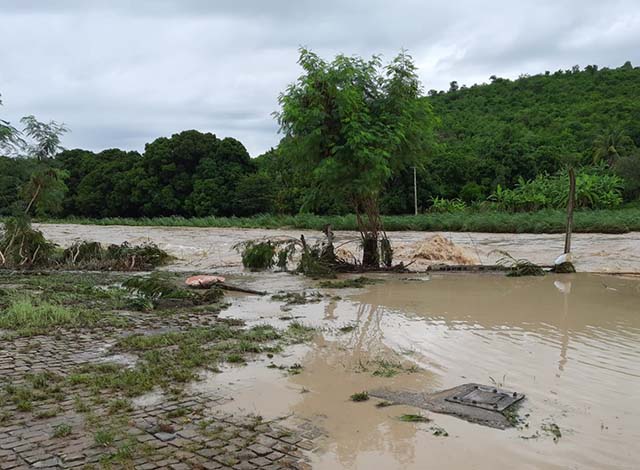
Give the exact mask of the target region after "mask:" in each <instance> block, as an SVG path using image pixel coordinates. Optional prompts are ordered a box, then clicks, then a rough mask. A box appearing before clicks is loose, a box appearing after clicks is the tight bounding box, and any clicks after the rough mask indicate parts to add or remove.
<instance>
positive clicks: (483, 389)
mask: <svg viewBox="0 0 640 470" xmlns="http://www.w3.org/2000/svg"><path fill="white" fill-rule="evenodd" d="M523 398H524V394H522V393H517V392H509V391H507V390H501V389H499V388H496V387H490V386H486V385H473V386H470V387H469V388H468V389H466V390H463V391H462V390H458V393H457V394H455V395H453V396H449V397H447V398H445V400H446V401H449V402H452V403H459V404H461V405H467V406H475V407H477V408H483V409H485V410H491V411H504V410H506V409H507V408H509V407H510V406H511V405H513V404H514V403H516V402H518V401H520V400H522V399H523Z"/></svg>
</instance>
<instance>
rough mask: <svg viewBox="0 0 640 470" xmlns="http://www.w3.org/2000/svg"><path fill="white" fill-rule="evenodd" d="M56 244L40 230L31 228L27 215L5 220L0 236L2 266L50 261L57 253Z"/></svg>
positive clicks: (14, 266) (38, 263)
mask: <svg viewBox="0 0 640 470" xmlns="http://www.w3.org/2000/svg"><path fill="white" fill-rule="evenodd" d="M55 248H56V247H55V245H54V244H53V243H51V242H49V241H47V240H46V239H45V238H44V235H43V234H42V232H40V231H39V230H34V229H32V228H31V223H30V222H29V219H28V218H27V217H25V216H18V217H12V218H9V219H7V220H6V221H5V223H4V231H3V233H2V238H0V267H11V268H30V267H33V266H42V265H45V264H46V263H48V262H49V261H50V260H51V258H52V257H53V255H54V254H55Z"/></svg>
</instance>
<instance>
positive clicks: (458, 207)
mask: <svg viewBox="0 0 640 470" xmlns="http://www.w3.org/2000/svg"><path fill="white" fill-rule="evenodd" d="M466 209H467V204H465V202H464V201H461V200H460V199H445V198H441V197H438V196H436V197H434V198H433V199H431V207H430V208H429V212H433V213H436V214H438V213H443V212H447V213H452V212H463V211H465V210H466Z"/></svg>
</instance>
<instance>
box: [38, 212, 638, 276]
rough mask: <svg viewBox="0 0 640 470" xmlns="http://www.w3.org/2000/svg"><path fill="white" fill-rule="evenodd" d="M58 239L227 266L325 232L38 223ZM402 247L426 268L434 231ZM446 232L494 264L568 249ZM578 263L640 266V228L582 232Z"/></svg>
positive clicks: (540, 239) (539, 259) (525, 239)
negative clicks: (270, 243) (240, 248)
mask: <svg viewBox="0 0 640 470" xmlns="http://www.w3.org/2000/svg"><path fill="white" fill-rule="evenodd" d="M36 226H37V228H38V229H39V230H42V232H43V233H44V234H45V236H46V237H47V238H49V239H51V240H52V241H54V242H56V243H59V244H60V245H62V246H67V245H70V244H71V243H73V242H74V241H77V240H93V241H98V242H101V243H118V244H120V243H122V242H125V241H127V242H129V243H132V244H139V243H143V242H146V241H151V242H154V243H157V244H158V245H159V246H160V248H163V249H164V250H166V251H168V252H169V253H170V254H172V255H174V256H176V257H177V258H178V261H177V262H176V263H175V264H174V265H172V266H170V269H172V270H176V269H181V270H211V269H216V270H218V271H224V270H225V269H226V270H229V269H237V268H238V267H239V266H240V256H239V255H238V253H237V252H236V251H235V250H234V249H233V246H234V245H235V244H236V243H238V242H242V241H245V240H252V239H258V238H272V239H273V238H277V237H285V238H286V237H295V238H299V237H300V235H301V234H304V236H305V238H306V239H307V240H309V241H311V242H313V241H315V240H317V239H318V237H319V236H320V235H321V234H320V233H319V232H313V231H308V230H264V229H235V228H234V229H225V228H191V227H129V226H119V225H110V226H96V225H71V224H36ZM335 235H336V246H339V245H342V244H343V243H347V242H349V243H347V244H346V245H344V248H345V249H350V250H352V251H357V246H358V244H357V239H356V238H355V234H354V232H341V231H338V232H336V234H335ZM388 235H389V238H390V240H391V243H392V245H393V247H394V250H395V252H396V255H395V261H397V262H399V261H403V262H405V264H406V263H409V262H413V264H412V265H411V269H415V270H421V269H424V268H425V267H426V266H427V264H428V263H424V262H422V260H415V259H414V258H413V257H412V254H413V253H415V252H416V250H417V249H418V248H419V246H420V244H421V243H423V242H424V241H426V240H428V239H429V238H431V237H432V236H433V235H434V234H433V233H429V232H388ZM441 235H442V236H444V237H445V238H447V239H449V240H451V241H452V242H453V243H455V244H456V245H457V246H459V247H461V248H463V249H464V250H465V252H466V254H467V256H468V258H469V259H470V261H472V262H475V263H479V264H493V263H495V261H496V260H497V259H499V258H501V257H502V256H503V255H501V254H500V253H498V252H496V250H502V251H506V252H508V253H510V254H511V255H512V256H514V257H515V258H526V259H528V260H530V261H532V262H534V263H537V264H541V265H550V264H553V261H554V260H555V259H556V257H557V256H559V255H560V254H561V253H562V252H563V248H564V235H561V234H553V235H550V234H510V233H507V234H505V233H460V232H442V233H441ZM572 248H573V250H572V251H573V255H574V264H575V265H576V268H577V269H578V271H580V272H610V273H613V272H618V273H620V272H625V273H627V272H635V273H638V272H640V232H632V233H626V234H619V235H611V234H597V233H596V234H593V233H577V234H574V235H573V238H572Z"/></svg>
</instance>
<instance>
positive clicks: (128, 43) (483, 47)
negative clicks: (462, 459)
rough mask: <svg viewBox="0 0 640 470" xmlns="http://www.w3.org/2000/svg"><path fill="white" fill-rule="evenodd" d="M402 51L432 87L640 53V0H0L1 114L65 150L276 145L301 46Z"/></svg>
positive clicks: (614, 62) (328, 51) (326, 51)
mask: <svg viewBox="0 0 640 470" xmlns="http://www.w3.org/2000/svg"><path fill="white" fill-rule="evenodd" d="M300 45H304V46H307V47H309V48H311V49H313V50H315V51H316V52H318V53H320V54H321V55H323V56H325V57H327V58H330V57H331V56H333V55H334V54H336V53H340V52H342V53H345V54H359V55H367V56H368V55H371V54H376V53H381V54H383V56H384V57H386V58H390V57H392V56H393V55H394V54H395V53H396V52H398V50H400V49H401V48H403V47H404V48H407V49H409V52H410V53H411V54H412V55H413V57H414V59H415V61H416V63H417V65H418V66H419V69H420V71H419V72H420V76H421V78H422V81H423V84H424V87H425V90H429V89H431V88H435V89H444V88H447V87H448V83H449V82H450V81H452V80H457V81H458V82H459V83H460V84H467V85H472V84H474V83H482V82H486V81H487V80H488V77H489V76H491V75H493V74H495V75H498V76H501V77H510V78H515V77H517V76H518V75H520V74H521V73H529V74H535V73H540V72H544V71H545V70H551V71H554V70H557V69H559V68H562V69H567V68H570V67H571V66H572V65H574V64H579V65H580V66H585V65H588V64H598V65H600V66H609V67H616V66H619V65H621V64H623V63H624V62H625V61H627V60H630V61H631V62H632V63H633V64H634V65H639V64H640V1H639V0H607V1H603V0H537V1H533V0H517V1H516V0H484V1H474V0H458V1H452V0H446V1H440V0H438V1H427V0H425V1H420V0H393V1H391V0H312V1H310V0H290V1H289V0H130V1H125V0H108V1H107V0H105V1H92V0H0V94H2V100H3V101H4V106H3V107H2V108H0V117H1V118H3V119H9V120H11V121H12V122H13V123H14V124H16V123H17V121H18V120H19V118H20V116H23V115H25V114H35V115H36V116H37V117H38V118H40V119H41V120H49V119H55V120H57V121H62V122H65V123H66V124H67V125H68V127H69V128H70V129H71V130H72V132H71V133H70V134H68V135H67V136H66V137H65V138H64V142H63V143H64V145H65V146H66V147H67V148H75V147H82V148H88V149H92V150H102V149H105V148H111V147H120V148H123V149H134V150H142V149H143V148H144V144H145V143H146V142H150V141H151V140H153V139H155V138H156V137H159V136H168V135H171V134H173V133H175V132H179V131H181V130H185V129H194V128H195V129H199V130H201V131H210V132H213V133H215V134H216V135H218V136H219V137H226V136H231V137H235V138H237V139H239V140H240V141H241V142H243V143H244V144H245V145H246V147H247V148H248V150H249V152H250V153H251V155H252V156H257V155H259V154H260V153H262V152H263V151H265V150H267V149H268V148H269V147H271V146H274V145H275V144H277V142H278V140H279V136H278V134H277V126H276V124H275V122H274V120H273V118H272V116H271V113H272V112H273V111H275V110H277V108H278V105H277V96H278V93H279V92H280V91H282V90H283V89H284V88H285V87H286V85H287V84H288V83H290V82H292V81H293V80H295V79H296V77H297V76H298V75H299V73H300V70H299V68H298V66H297V65H296V60H297V49H298V47H299V46H300Z"/></svg>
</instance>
